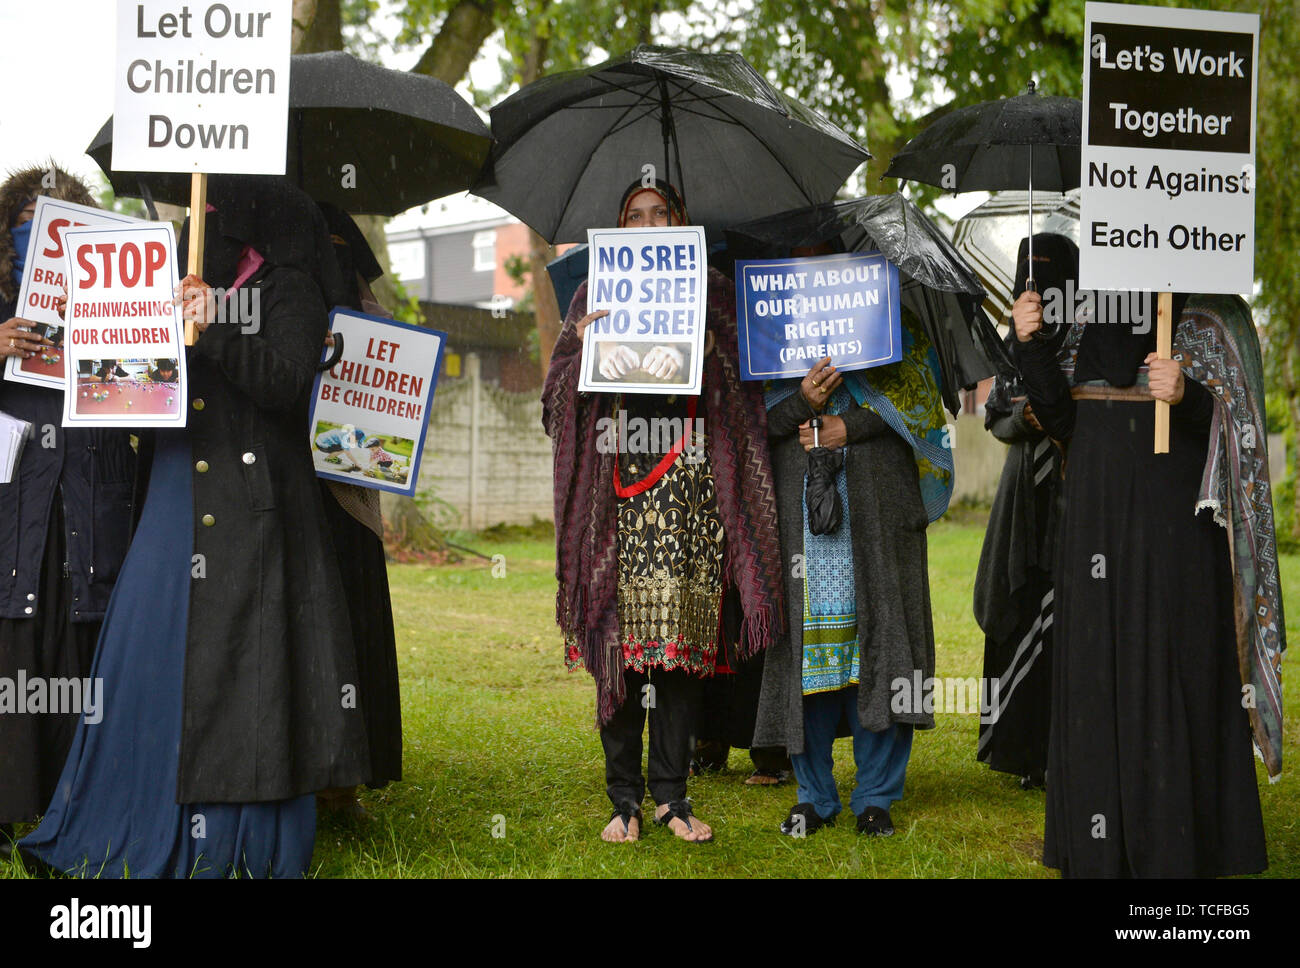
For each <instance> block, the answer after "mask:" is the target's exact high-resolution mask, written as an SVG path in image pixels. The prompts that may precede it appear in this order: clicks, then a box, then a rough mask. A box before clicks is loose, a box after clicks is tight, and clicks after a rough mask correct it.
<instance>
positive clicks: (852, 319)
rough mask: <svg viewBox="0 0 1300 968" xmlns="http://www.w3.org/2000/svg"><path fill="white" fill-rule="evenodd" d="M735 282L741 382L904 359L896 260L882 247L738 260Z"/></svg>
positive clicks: (876, 364) (796, 375) (868, 365)
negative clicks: (826, 363) (819, 366)
mask: <svg viewBox="0 0 1300 968" xmlns="http://www.w3.org/2000/svg"><path fill="white" fill-rule="evenodd" d="M736 288H737V290H738V292H737V306H736V314H737V320H736V322H737V328H738V335H739V339H740V370H741V374H740V376H741V379H743V380H775V379H781V378H785V377H802V376H804V375H805V374H806V373H807V372H808V370H809V369H811V368H812V365H813V364H814V363H816V362H817V361H818V360H820V359H822V358H823V357H827V356H829V357H830V358H831V362H833V363H834V364H835V366H836V368H837V369H840V370H865V369H867V368H868V367H872V366H880V365H882V364H885V363H896V362H898V360H900V359H902V354H903V342H902V332H901V330H900V325H901V324H900V315H899V313H900V310H899V307H900V300H899V289H898V266H896V265H894V264H893V263H891V262H890V261H889V260H888V259H886V258H885V257H884V256H883V255H881V254H879V253H860V252H859V253H850V254H846V255H821V256H808V257H804V258H790V259H755V260H742V261H737V262H736Z"/></svg>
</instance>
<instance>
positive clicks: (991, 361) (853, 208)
mask: <svg viewBox="0 0 1300 968" xmlns="http://www.w3.org/2000/svg"><path fill="white" fill-rule="evenodd" d="M836 240H837V241H838V242H839V243H840V245H841V246H842V247H843V249H844V251H845V252H867V251H878V252H880V253H881V254H882V255H883V256H884V257H885V258H886V259H888V260H889V261H890V262H892V263H894V264H895V265H896V266H898V270H899V279H900V282H901V288H902V302H903V305H904V306H906V307H907V308H909V309H911V310H912V312H914V313H915V314H916V316H917V318H918V319H920V321H921V325H922V327H923V328H924V329H925V332H926V335H927V336H928V337H929V339H930V342H931V343H932V344H933V345H934V348H935V352H936V353H937V354H938V356H939V366H940V369H941V370H942V371H943V377H944V379H943V399H944V403H945V405H947V407H948V409H949V410H950V411H951V412H953V413H956V412H957V411H958V409H960V401H959V400H958V398H957V389H958V388H963V387H972V386H974V385H975V384H976V383H978V382H979V381H980V380H982V379H984V378H985V377H989V376H992V375H993V374H994V373H995V372H996V370H998V369H1000V368H1001V367H1002V366H1003V365H1004V364H1007V362H1008V361H1007V360H1006V350H1005V348H1004V347H1003V345H1002V341H1001V340H1000V339H999V337H998V334H997V330H996V328H995V327H994V326H993V324H992V322H991V321H990V320H989V318H988V317H987V316H986V315H985V314H984V311H983V309H981V308H980V304H981V303H982V302H983V300H984V297H985V293H984V288H983V287H982V286H981V285H980V281H979V279H978V278H977V277H976V275H975V273H974V271H973V270H972V269H971V268H970V266H968V265H967V264H966V262H965V261H964V260H963V259H962V257H961V255H959V254H958V252H957V250H956V249H954V248H953V246H952V243H950V242H949V241H948V239H947V237H946V236H945V235H944V234H943V232H942V231H940V229H939V228H938V226H936V225H935V224H934V223H933V222H931V221H930V220H929V219H928V218H926V217H925V215H924V214H922V212H921V210H920V209H919V208H917V207H916V206H915V205H913V204H912V203H911V202H909V201H908V200H907V199H906V198H904V197H903V196H902V195H901V194H898V193H894V194H892V195H868V196H866V197H865V198H857V199H854V200H852V201H848V202H835V203H833V204H828V205H819V206H815V207H812V208H805V209H800V210H796V211H792V212H782V213H780V214H777V215H773V216H769V217H767V218H764V219H756V220H754V221H752V222H747V223H745V224H743V225H737V226H736V227H735V228H733V229H731V230H729V231H728V232H727V244H728V248H729V250H730V252H731V254H732V255H734V256H735V257H736V258H737V259H767V258H780V257H782V256H785V255H788V254H789V252H790V250H791V249H793V248H796V247H802V246H815V245H818V244H820V243H823V242H830V241H836Z"/></svg>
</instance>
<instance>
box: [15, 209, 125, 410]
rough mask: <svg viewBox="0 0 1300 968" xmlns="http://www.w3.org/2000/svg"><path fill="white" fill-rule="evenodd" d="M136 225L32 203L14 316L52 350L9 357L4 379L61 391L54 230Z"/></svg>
mask: <svg viewBox="0 0 1300 968" xmlns="http://www.w3.org/2000/svg"><path fill="white" fill-rule="evenodd" d="M138 221H139V219H135V218H132V217H131V216H130V215H121V214H119V213H117V212H106V211H104V210H103V209H100V208H91V207H90V206H88V205H77V204H76V203H75V202H64V201H60V200H58V199H55V198H47V197H45V196H44V195H41V196H39V197H37V199H36V211H35V214H33V216H32V228H31V236H30V239H29V241H28V244H27V259H26V262H25V263H24V264H23V281H22V285H21V286H19V288H18V304H17V308H16V309H15V310H14V315H15V316H21V317H22V318H23V319H27V320H30V321H31V322H33V323H35V324H36V326H35V327H34V329H35V331H36V332H37V333H39V334H40V335H42V336H44V337H46V338H47V339H48V340H50V342H51V343H53V344H54V345H53V346H51V347H48V348H47V349H45V350H43V351H41V352H40V353H38V354H37V355H36V356H33V357H30V358H28V359H20V358H19V357H16V356H11V357H9V359H8V361H7V362H6V363H5V379H7V380H13V381H15V382H17V383H30V384H33V385H34V386H40V387H49V388H50V389H52V390H62V389H63V381H64V377H63V356H64V353H65V350H66V347H65V346H64V335H63V320H62V318H60V316H59V312H58V310H57V309H56V308H55V302H56V300H58V299H59V298H60V297H62V296H63V293H64V289H65V288H66V285H65V284H66V280H65V278H64V275H63V268H64V258H63V239H62V238H60V236H59V230H60V229H64V228H69V227H72V226H80V225H123V224H130V223H133V222H138Z"/></svg>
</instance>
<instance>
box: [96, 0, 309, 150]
mask: <svg viewBox="0 0 1300 968" xmlns="http://www.w3.org/2000/svg"><path fill="white" fill-rule="evenodd" d="M291 17H292V4H291V0H223V2H220V3H216V2H206V0H189V2H181V0H118V5H117V75H116V78H115V80H114V100H113V168H114V170H116V171H186V172H236V173H244V174H266V175H282V174H284V170H285V137H286V131H287V124H286V118H287V116H288V110H289V53H290V45H291V32H292V20H291Z"/></svg>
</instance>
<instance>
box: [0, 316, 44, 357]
mask: <svg viewBox="0 0 1300 968" xmlns="http://www.w3.org/2000/svg"><path fill="white" fill-rule="evenodd" d="M38 328H39V324H38V323H34V322H32V321H31V320H30V319H22V318H21V317H19V316H15V317H14V318H13V319H10V320H7V321H6V322H4V323H0V356H16V357H19V358H20V359H28V358H30V357H32V356H35V355H36V353H37V352H38V351H40V350H42V349H44V348H45V347H47V346H53V345H54V344H53V343H51V342H50V341H49V340H48V339H46V338H45V337H44V336H42V335H41V334H40V333H39V332H38V331H37V330H38Z"/></svg>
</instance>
